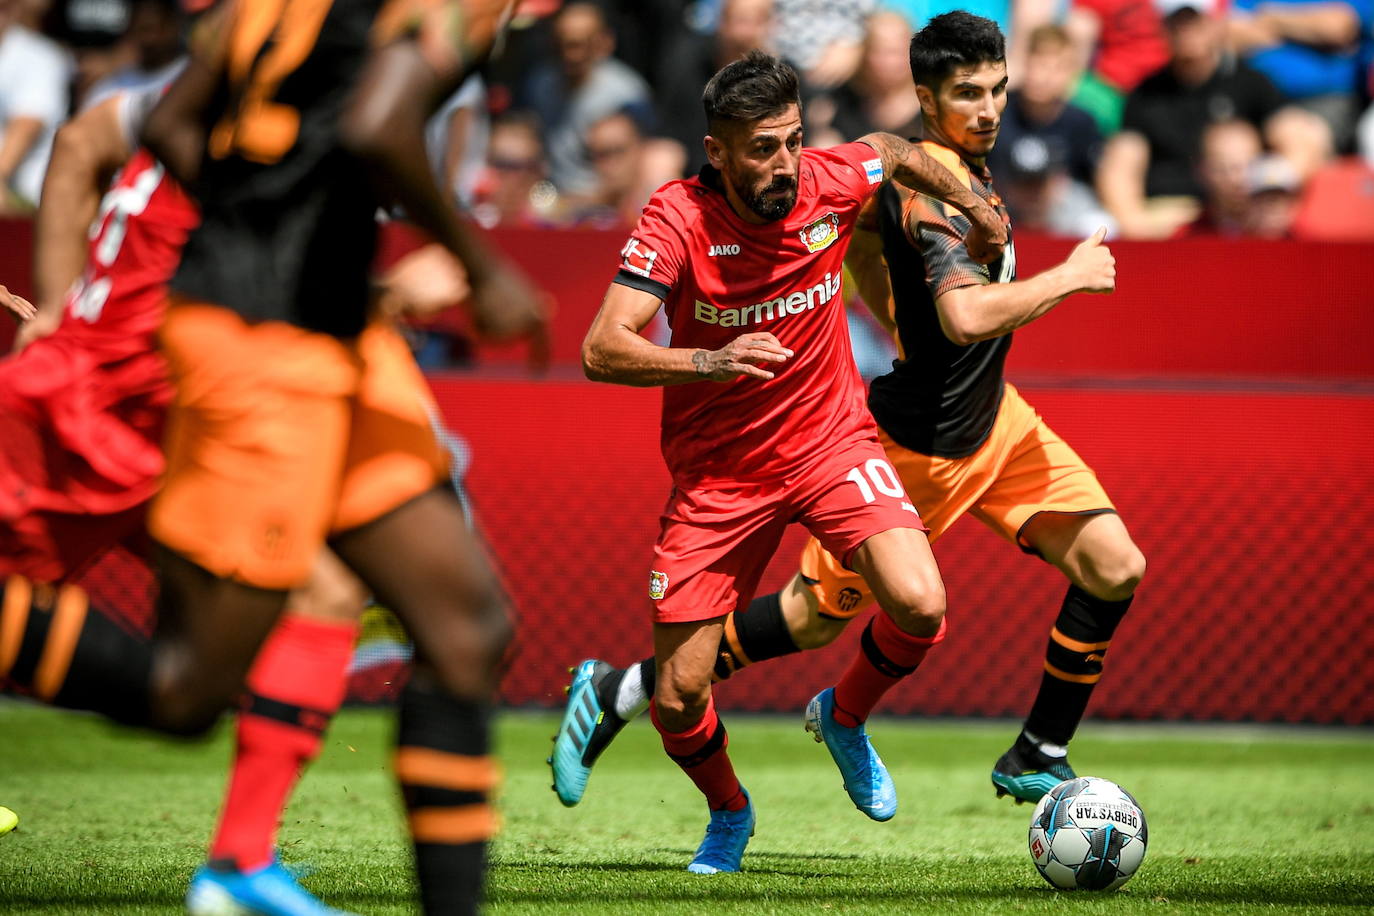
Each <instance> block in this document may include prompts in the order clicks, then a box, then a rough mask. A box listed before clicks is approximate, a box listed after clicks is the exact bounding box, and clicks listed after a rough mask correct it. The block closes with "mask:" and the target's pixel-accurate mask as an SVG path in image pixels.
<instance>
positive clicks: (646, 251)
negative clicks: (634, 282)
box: [620, 236, 658, 277]
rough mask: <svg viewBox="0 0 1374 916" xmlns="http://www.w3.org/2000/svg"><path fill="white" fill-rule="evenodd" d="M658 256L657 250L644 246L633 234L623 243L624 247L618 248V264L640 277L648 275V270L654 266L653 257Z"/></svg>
mask: <svg viewBox="0 0 1374 916" xmlns="http://www.w3.org/2000/svg"><path fill="white" fill-rule="evenodd" d="M657 257H658V252H657V251H654V250H652V249H650V248H646V247H644V243H643V242H641V241H640V240H639V239H637V238H635V237H634V236H630V240H629V241H628V242H626V243H625V247H624V248H622V249H620V266H621V267H623V268H624V269H626V270H628V271H631V272H632V273H637V274H639V275H640V276H641V277H647V276H649V271H651V270H653V268H654V258H657Z"/></svg>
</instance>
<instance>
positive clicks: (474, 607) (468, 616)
mask: <svg viewBox="0 0 1374 916" xmlns="http://www.w3.org/2000/svg"><path fill="white" fill-rule="evenodd" d="M423 611H424V614H426V615H431V616H432V619H431V620H429V621H427V622H426V623H425V624H424V627H423V629H424V632H425V634H426V637H427V638H426V639H425V643H426V644H425V645H424V646H423V649H424V655H425V661H427V662H428V663H429V665H430V666H431V667H432V668H433V671H434V676H435V677H436V678H437V679H438V681H439V684H440V686H441V687H443V689H445V690H447V691H448V692H449V693H452V694H454V695H455V696H459V697H465V698H471V699H481V700H485V699H487V698H489V697H490V696H491V695H492V694H494V693H495V691H496V685H497V680H498V679H499V671H500V669H501V667H502V662H503V660H504V659H505V656H506V652H507V650H508V649H509V648H510V645H511V642H512V641H513V639H514V636H515V626H514V623H513V622H512V620H511V618H510V615H509V613H507V610H506V604H505V601H504V598H503V596H502V595H501V593H500V590H499V589H498V588H497V587H496V585H495V583H490V585H488V586H486V587H480V588H479V587H471V588H466V589H464V590H463V591H462V593H461V594H458V595H453V596H450V600H449V601H447V602H445V603H443V604H435V605H429V606H427V607H426V608H424V609H423ZM405 619H408V620H415V619H416V615H415V613H414V609H412V612H411V613H410V614H407V615H405Z"/></svg>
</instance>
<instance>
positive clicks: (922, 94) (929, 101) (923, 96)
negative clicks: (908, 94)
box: [916, 83, 935, 121]
mask: <svg viewBox="0 0 1374 916" xmlns="http://www.w3.org/2000/svg"><path fill="white" fill-rule="evenodd" d="M916 98H917V100H918V101H919V102H920V103H921V114H923V115H925V116H926V117H927V118H930V119H931V120H932V121H933V120H935V93H933V92H931V91H930V87H929V86H923V85H921V84H920V83H917V84H916Z"/></svg>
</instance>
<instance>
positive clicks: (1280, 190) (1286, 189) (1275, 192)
mask: <svg viewBox="0 0 1374 916" xmlns="http://www.w3.org/2000/svg"><path fill="white" fill-rule="evenodd" d="M1246 177H1247V182H1248V185H1249V190H1250V208H1249V213H1248V214H1247V219H1246V225H1245V231H1246V234H1247V235H1250V236H1253V237H1254V238H1261V239H1286V238H1288V237H1289V236H1290V235H1291V234H1292V230H1293V219H1294V217H1295V216H1296V215H1297V211H1298V193H1299V191H1300V190H1301V188H1302V178H1301V177H1300V176H1299V175H1298V171H1297V169H1295V168H1294V167H1293V164H1292V163H1291V162H1289V161H1288V160H1287V159H1285V158H1283V157H1282V156H1276V155H1273V154H1272V153H1271V154H1269V155H1267V156H1261V157H1259V158H1258V159H1256V160H1255V161H1254V162H1252V163H1250V169H1249V172H1248V174H1247V176H1246Z"/></svg>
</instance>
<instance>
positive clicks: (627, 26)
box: [0, 0, 1374, 239]
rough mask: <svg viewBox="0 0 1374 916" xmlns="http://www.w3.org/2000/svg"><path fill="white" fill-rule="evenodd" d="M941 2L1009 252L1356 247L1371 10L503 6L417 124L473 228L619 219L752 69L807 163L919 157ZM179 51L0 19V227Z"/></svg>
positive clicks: (45, 16)
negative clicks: (770, 59) (963, 33)
mask: <svg viewBox="0 0 1374 916" xmlns="http://www.w3.org/2000/svg"><path fill="white" fill-rule="evenodd" d="M956 6H962V7H963V8H965V9H968V10H970V11H971V12H974V13H978V14H980V15H984V16H988V17H989V18H992V19H994V20H996V21H997V22H998V23H999V24H1000V25H1001V27H1002V29H1003V31H1004V32H1005V33H1006V35H1007V36H1008V67H1009V72H1010V77H1011V90H1010V98H1009V101H1008V104H1007V108H1006V112H1005V114H1004V119H1003V124H1002V133H1001V137H1000V139H999V141H998V144H997V147H996V149H995V150H994V153H993V156H992V158H991V161H990V165H991V167H992V171H993V175H994V178H995V181H996V182H997V184H998V187H999V190H1000V192H1001V193H1002V195H1003V196H1004V197H1005V198H1006V200H1007V201H1008V204H1009V206H1010V207H1011V210H1012V213H1013V217H1014V219H1015V220H1016V223H1017V226H1018V228H1019V229H1020V230H1021V231H1023V232H1024V231H1039V232H1045V233H1051V234H1062V235H1072V236H1077V235H1085V234H1087V233H1088V232H1091V231H1092V229H1093V228H1094V227H1096V226H1098V225H1102V224H1106V225H1108V226H1109V228H1110V231H1111V233H1112V235H1113V236H1114V237H1118V238H1130V239H1162V238H1174V237H1180V236H1193V235H1221V236H1259V237H1269V238H1280V237H1299V238H1319V239H1332V238H1343V239H1349V238H1371V237H1374V108H1371V106H1370V97H1371V94H1372V93H1374V69H1372V68H1371V63H1374V0H958V2H956V0H600V2H587V0H571V2H560V0H524V2H521V3H520V4H519V6H518V9H517V15H516V19H515V22H514V27H513V29H512V31H511V33H510V35H509V38H508V40H507V41H506V42H505V43H504V45H503V47H502V49H501V52H500V53H499V54H498V55H497V56H496V57H495V58H494V59H493V60H492V61H490V62H489V64H488V65H487V66H486V67H484V68H483V71H482V73H481V74H480V75H479V76H475V77H473V78H472V79H470V80H469V81H468V82H467V83H465V84H464V85H463V86H462V87H460V88H459V89H458V91H457V92H456V93H455V94H454V95H453V96H452V97H451V98H450V99H448V100H447V101H446V102H445V104H444V105H443V107H442V108H441V110H440V111H439V113H438V114H437V115H436V117H435V119H434V122H433V123H432V125H431V130H430V138H429V139H430V145H431V152H432V157H433V161H434V164H435V169H436V171H437V172H438V174H439V175H440V177H441V178H442V180H443V182H444V183H445V184H446V185H448V186H449V187H451V188H452V189H453V191H454V193H455V194H456V196H457V198H458V199H459V200H460V201H461V202H462V203H463V204H464V205H465V206H466V207H468V208H469V209H470V210H471V211H472V212H473V213H474V215H475V216H476V217H477V219H478V220H480V221H481V222H482V223H483V224H485V225H488V226H494V225H524V226H544V225H588V226H614V225H622V224H626V223H630V222H633V220H634V219H635V217H636V215H637V214H638V211H639V208H640V207H641V206H642V205H643V203H644V201H645V200H647V198H648V196H649V194H650V193H651V192H652V191H653V190H654V189H655V188H656V187H658V186H659V185H660V184H662V183H663V182H664V181H667V180H670V179H673V178H677V177H680V176H683V175H689V174H693V173H694V172H695V171H696V170H697V169H699V168H700V167H701V165H702V164H703V162H704V155H703V153H702V145H701V137H702V135H703V134H704V133H705V129H706V125H705V119H704V117H703V115H702V111H701V103H700V97H701V89H702V87H703V85H704V84H705V82H706V80H707V78H708V77H709V76H710V75H711V74H712V73H713V72H714V71H715V70H716V69H717V68H719V67H720V66H722V65H723V64H725V63H727V62H729V61H730V60H732V59H734V58H735V57H737V56H739V55H740V54H742V53H743V52H745V51H747V50H749V49H751V48H756V47H762V48H766V49H769V50H771V51H773V52H775V53H778V54H781V55H783V56H784V57H786V58H787V59H788V60H790V61H791V62H792V63H793V64H794V65H795V66H796V67H797V69H798V71H799V72H800V73H801V74H802V75H803V77H804V82H805V89H804V102H805V118H806V131H807V142H808V143H809V144H812V145H818V146H823V145H830V144H834V143H840V142H844V141H846V140H852V139H855V138H857V137H859V136H862V135H863V134H865V133H867V132H869V131H873V130H885V131H891V132H894V133H899V134H902V135H905V136H913V137H918V136H920V132H921V124H920V105H919V103H918V102H917V99H916V93H915V90H914V88H913V87H912V83H911V76H910V71H909V69H908V66H907V42H908V40H909V38H910V35H911V33H912V31H913V29H914V28H918V27H919V26H920V25H921V24H922V23H923V22H925V21H926V20H927V19H928V18H929V17H931V16H933V15H937V14H939V13H941V12H945V11H947V10H949V9H952V8H955V7H956ZM186 31H187V29H186V18H185V16H184V14H183V11H182V9H181V7H180V6H179V5H178V2H177V0H0V215H15V214H22V213H24V212H25V211H27V210H29V209H31V208H32V207H33V205H34V204H35V203H36V202H37V200H38V197H39V194H40V191H41V186H42V177H43V170H44V165H45V162H46V159H47V153H48V149H49V147H50V145H51V140H52V136H53V133H54V131H55V130H56V128H57V127H58V125H59V124H60V123H61V122H62V121H63V120H64V119H65V118H66V117H68V116H69V115H70V114H71V113H72V112H73V111H76V110H79V109H81V108H82V107H85V106H88V105H91V104H93V103H95V102H97V101H99V100H100V99H102V98H104V97H105V96H107V95H108V94H109V93H111V92H114V91H117V90H119V89H123V88H129V87H136V86H139V85H144V84H148V83H156V82H160V81H163V80H165V79H166V78H167V75H168V74H169V73H171V72H174V71H175V68H176V67H178V66H180V61H181V55H182V53H183V49H184V46H185V40H186Z"/></svg>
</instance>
